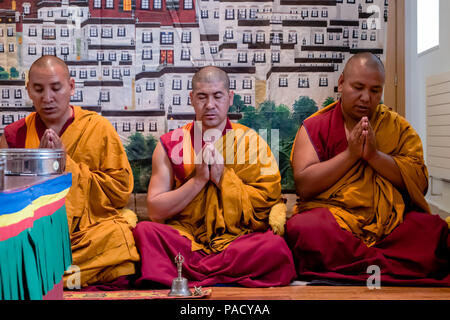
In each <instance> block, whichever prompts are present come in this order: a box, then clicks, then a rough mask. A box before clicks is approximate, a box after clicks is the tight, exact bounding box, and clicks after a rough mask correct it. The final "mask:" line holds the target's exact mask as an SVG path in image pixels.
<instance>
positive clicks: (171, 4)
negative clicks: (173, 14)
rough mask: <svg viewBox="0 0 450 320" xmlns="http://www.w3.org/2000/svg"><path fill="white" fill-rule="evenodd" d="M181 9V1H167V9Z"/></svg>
mask: <svg viewBox="0 0 450 320" xmlns="http://www.w3.org/2000/svg"><path fill="white" fill-rule="evenodd" d="M179 8H180V0H166V9H170V10H178V9H179Z"/></svg>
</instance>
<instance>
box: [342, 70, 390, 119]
mask: <svg viewBox="0 0 450 320" xmlns="http://www.w3.org/2000/svg"><path fill="white" fill-rule="evenodd" d="M383 85H384V74H383V72H382V71H380V70H379V69H378V68H375V67H368V66H366V65H365V64H364V63H363V62H360V61H358V62H354V63H352V65H351V66H349V68H347V69H346V70H345V71H344V73H343V74H342V75H341V76H340V78H339V81H338V91H339V92H340V93H341V103H342V111H343V113H344V115H346V116H347V117H349V118H351V119H352V120H354V121H356V122H359V120H361V118H362V117H364V116H366V117H368V118H369V119H370V117H371V116H372V114H373V113H374V111H375V109H376V107H377V105H378V104H379V103H380V101H381V96H382V94H383Z"/></svg>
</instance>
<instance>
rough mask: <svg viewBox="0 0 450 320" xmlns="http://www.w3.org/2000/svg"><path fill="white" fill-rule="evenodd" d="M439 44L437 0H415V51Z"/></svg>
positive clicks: (420, 51)
mask: <svg viewBox="0 0 450 320" xmlns="http://www.w3.org/2000/svg"><path fill="white" fill-rule="evenodd" d="M438 45H439V0H427V1H425V0H417V53H422V52H424V51H426V50H429V49H431V48H433V47H436V46H438Z"/></svg>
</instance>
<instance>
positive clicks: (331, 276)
mask: <svg viewBox="0 0 450 320" xmlns="http://www.w3.org/2000/svg"><path fill="white" fill-rule="evenodd" d="M286 241H287V243H288V245H289V247H290V248H291V249H292V252H293V255H294V261H295V263H296V269H297V274H298V276H299V279H300V280H307V281H310V280H314V279H322V280H333V281H339V282H345V283H355V282H356V283H364V284H365V282H366V281H367V279H368V277H370V276H371V275H373V273H367V268H368V267H369V266H370V265H377V266H379V267H380V269H381V285H382V286H383V284H384V285H388V284H389V285H411V286H425V285H432V286H450V274H449V272H450V263H449V260H450V234H449V228H448V225H447V223H446V222H445V221H444V220H442V219H441V218H440V217H439V216H436V215H430V214H428V213H421V212H415V211H412V212H409V213H407V214H406V215H405V218H404V222H403V223H402V224H401V225H399V226H398V227H397V228H395V229H394V231H393V232H392V233H391V234H390V235H388V236H387V237H386V238H384V239H383V240H381V241H380V242H379V243H377V244H376V245H375V246H372V247H367V246H366V245H365V244H364V243H363V242H362V241H360V240H359V239H358V238H356V237H355V236H353V234H351V233H350V232H348V231H346V230H343V229H341V228H340V227H339V225H338V224H337V222H336V220H335V218H334V217H333V215H332V214H331V212H330V211H329V210H328V209H326V208H316V209H312V210H309V211H305V212H302V213H299V214H297V215H295V216H293V217H292V218H291V219H289V220H288V222H287V226H286Z"/></svg>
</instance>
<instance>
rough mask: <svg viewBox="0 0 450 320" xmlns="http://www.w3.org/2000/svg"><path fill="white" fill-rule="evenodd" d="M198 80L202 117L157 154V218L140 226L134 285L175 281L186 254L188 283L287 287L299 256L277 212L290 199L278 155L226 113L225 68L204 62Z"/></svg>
mask: <svg viewBox="0 0 450 320" xmlns="http://www.w3.org/2000/svg"><path fill="white" fill-rule="evenodd" d="M192 86H193V90H192V92H191V93H190V96H191V101H192V105H193V107H194V110H195V115H196V116H195V117H196V121H194V122H193V123H190V124H187V125H185V126H184V127H181V128H178V129H176V130H174V131H172V132H169V133H167V134H165V135H163V136H161V138H160V142H159V143H158V145H157V146H156V148H155V151H154V154H153V159H152V161H153V162H152V176H151V179H150V183H149V190H148V197H147V205H148V212H149V217H150V219H151V222H148V221H145V222H140V223H138V225H137V226H136V228H135V229H134V230H133V234H134V236H135V239H136V244H137V247H138V250H139V252H140V255H141V263H142V268H141V276H140V277H139V279H138V280H137V281H136V284H137V285H138V286H147V287H148V286H154V285H156V284H158V285H159V286H161V285H163V286H170V285H171V284H172V280H173V279H174V278H176V277H177V266H176V264H175V263H174V258H175V256H176V255H177V254H178V253H181V255H182V256H184V259H185V260H184V264H183V277H185V278H187V279H188V281H189V286H199V285H200V286H209V285H214V284H218V283H219V284H220V283H235V284H239V285H242V286H247V287H269V286H279V285H287V284H289V283H290V282H291V281H292V280H293V279H294V278H295V268H294V263H293V258H292V253H291V252H290V250H289V248H288V247H287V244H286V242H285V240H284V239H283V237H281V236H280V235H277V234H274V232H273V228H272V229H271V228H270V217H269V215H271V212H275V211H277V210H276V208H278V207H279V206H280V205H284V204H283V203H282V199H281V185H280V180H281V177H280V173H279V170H278V166H277V163H276V160H275V158H274V156H273V155H272V153H271V151H270V149H269V147H268V146H267V144H266V142H265V141H264V140H263V139H261V137H260V136H259V135H257V134H256V133H255V132H254V131H253V130H250V129H249V128H247V127H245V126H243V125H239V124H234V123H231V122H230V120H229V119H228V117H227V113H228V109H229V107H230V105H231V103H232V101H233V93H232V92H230V91H229V79H228V75H227V74H226V73H225V72H224V71H223V70H221V69H219V68H216V67H205V68H202V69H200V70H199V71H198V72H197V73H196V74H195V75H194V77H193V79H192Z"/></svg>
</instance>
